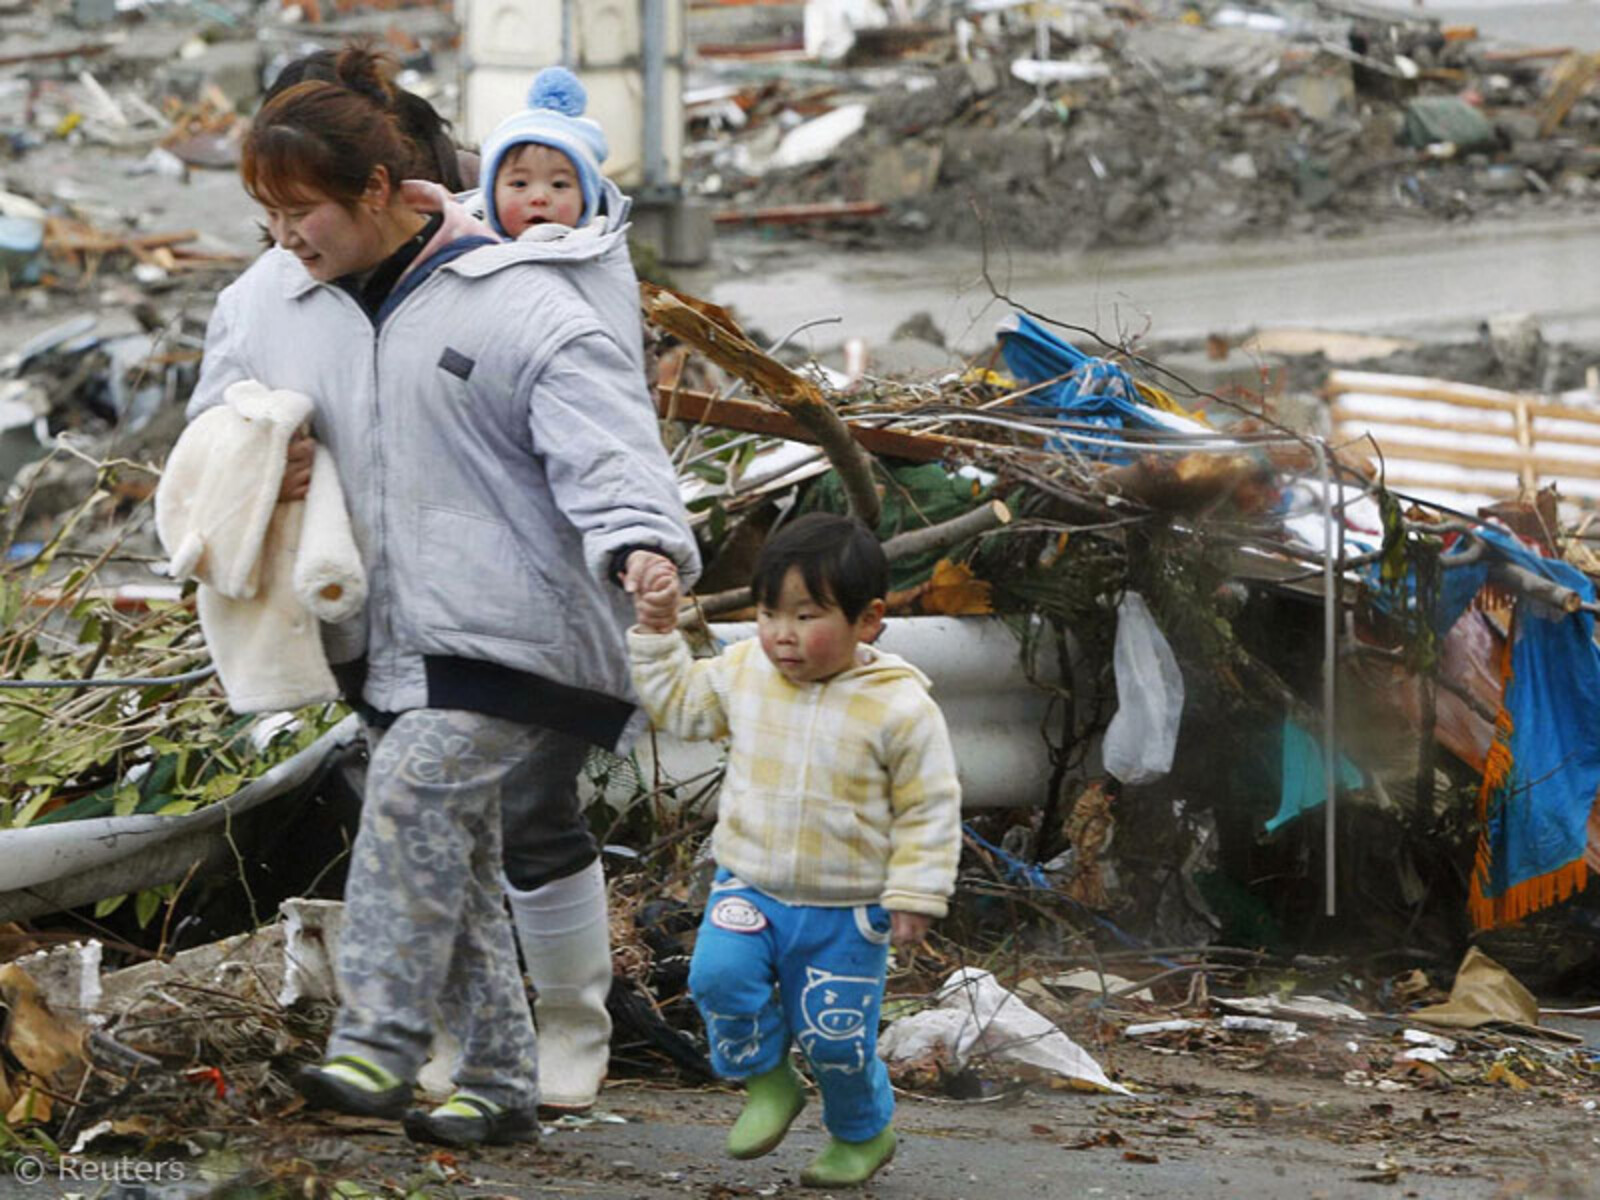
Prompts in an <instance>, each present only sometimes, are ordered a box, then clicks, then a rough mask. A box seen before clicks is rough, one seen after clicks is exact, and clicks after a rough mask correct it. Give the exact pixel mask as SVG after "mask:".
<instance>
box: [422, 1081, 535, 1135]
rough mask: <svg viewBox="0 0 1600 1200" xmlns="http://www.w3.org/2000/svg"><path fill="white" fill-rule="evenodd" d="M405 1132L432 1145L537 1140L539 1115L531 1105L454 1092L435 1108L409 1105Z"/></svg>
mask: <svg viewBox="0 0 1600 1200" xmlns="http://www.w3.org/2000/svg"><path fill="white" fill-rule="evenodd" d="M405 1129H406V1136H407V1137H408V1138H410V1139H411V1140H412V1141H413V1142H431V1143H433V1144H434V1145H436V1146H477V1145H489V1146H506V1145H510V1144H511V1143H512V1142H536V1141H538V1140H539V1118H538V1117H537V1116H536V1115H535V1113H534V1111H533V1110H532V1109H518V1108H502V1107H500V1105H498V1104H494V1103H491V1102H490V1101H488V1100H485V1099H484V1098H483V1097H482V1096H474V1095H473V1094H472V1093H471V1092H457V1093H456V1094H455V1095H453V1096H451V1097H450V1099H448V1100H446V1101H445V1102H444V1103H443V1104H441V1105H439V1106H438V1107H436V1108H432V1109H426V1108H413V1109H412V1110H411V1111H410V1112H408V1113H406V1116H405Z"/></svg>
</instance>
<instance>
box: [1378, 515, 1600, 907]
mask: <svg viewBox="0 0 1600 1200" xmlns="http://www.w3.org/2000/svg"><path fill="white" fill-rule="evenodd" d="M1474 536H1475V537H1477V538H1479V539H1480V540H1481V541H1482V542H1483V545H1484V552H1483V555H1482V556H1481V557H1480V558H1479V559H1478V561H1477V562H1475V563H1469V564H1468V565H1466V566H1461V567H1451V566H1449V562H1450V556H1449V555H1448V554H1447V555H1445V556H1444V558H1443V562H1444V564H1445V569H1444V571H1443V572H1442V575H1443V580H1442V582H1441V584H1440V588H1439V597H1438V602H1437V603H1436V604H1435V606H1434V610H1433V613H1432V614H1431V619H1432V624H1433V627H1434V629H1435V630H1436V631H1437V632H1438V633H1439V635H1440V636H1443V635H1444V634H1445V633H1446V632H1448V630H1449V629H1450V627H1451V626H1452V625H1454V624H1455V623H1456V619H1457V618H1458V617H1460V615H1461V614H1462V612H1463V611H1464V610H1465V609H1466V607H1467V605H1468V604H1470V603H1471V602H1472V598H1473V597H1474V596H1476V595H1477V594H1478V590H1479V589H1480V588H1481V587H1482V586H1483V584H1484V583H1485V581H1486V580H1487V579H1488V577H1489V567H1490V565H1491V564H1492V563H1493V562H1495V561H1496V560H1499V561H1502V562H1508V563H1513V564H1515V565H1516V566H1519V567H1523V568H1525V569H1526V570H1529V571H1532V572H1533V573H1534V574H1536V575H1539V576H1541V577H1543V578H1545V579H1548V580H1550V581H1552V582H1553V583H1558V584H1560V585H1561V586H1562V587H1567V588H1571V589H1572V590H1574V591H1575V592H1577V593H1578V594H1579V595H1580V596H1581V597H1583V599H1584V600H1585V601H1586V602H1592V601H1593V600H1594V597H1595V591H1594V585H1593V584H1591V583H1590V582H1589V578H1588V576H1586V575H1585V574H1584V573H1583V572H1582V571H1580V570H1578V569H1577V568H1576V567H1574V566H1572V565H1570V564H1568V563H1564V562H1561V561H1559V560H1557V559H1550V558H1542V557H1540V556H1539V555H1537V554H1535V553H1533V552H1532V551H1531V550H1529V549H1527V548H1526V547H1525V546H1523V545H1522V543H1521V542H1519V541H1517V539H1516V538H1514V537H1512V536H1511V535H1510V534H1509V533H1506V532H1504V531H1502V530H1499V529H1493V528H1489V527H1483V528H1479V529H1477V530H1475V531H1474ZM1368 581H1369V583H1372V584H1373V586H1374V598H1375V600H1377V601H1378V603H1379V604H1380V605H1383V604H1384V603H1385V593H1384V590H1383V589H1382V587H1381V585H1379V584H1378V582H1377V579H1376V566H1374V568H1372V573H1371V574H1369V576H1368ZM1403 594H1404V595H1405V596H1406V598H1407V603H1408V604H1411V605H1414V604H1415V594H1416V590H1415V582H1414V579H1413V578H1412V577H1410V576H1408V577H1407V579H1406V581H1405V585H1404V592H1403ZM1593 635H1594V617H1593V616H1592V615H1591V614H1589V613H1587V612H1581V611H1580V612H1577V613H1572V614H1570V615H1569V614H1566V613H1555V612H1552V611H1550V610H1549V608H1548V607H1547V606H1545V605H1540V604H1536V603H1529V602H1528V601H1526V600H1523V601H1519V602H1518V604H1517V615H1516V621H1515V643H1514V644H1513V646H1512V650H1511V671H1512V675H1511V680H1510V682H1509V684H1508V685H1507V687H1506V694H1505V696H1504V698H1503V699H1502V701H1501V703H1502V705H1503V706H1504V708H1505V710H1506V712H1507V714H1508V715H1509V716H1510V718H1511V723H1512V730H1511V737H1510V741H1509V747H1510V750H1511V777H1510V780H1509V783H1508V784H1507V785H1506V786H1505V787H1502V788H1501V789H1500V790H1499V792H1498V793H1497V795H1496V796H1495V797H1493V798H1492V799H1491V803H1490V806H1489V813H1488V829H1487V833H1486V836H1487V839H1488V845H1489V855H1490V858H1489V874H1488V878H1487V879H1486V880H1484V881H1483V893H1484V895H1485V896H1488V897H1491V898H1492V897H1494V896H1498V895H1501V894H1503V893H1504V892H1505V891H1506V890H1507V889H1508V888H1511V887H1514V886H1515V885H1517V884H1519V883H1524V882H1526V881H1527V880H1530V879H1537V878H1539V877H1540V876H1542V875H1548V874H1550V873H1551V872H1553V871H1556V870H1559V869H1560V868H1562V867H1564V866H1567V865H1568V864H1570V863H1573V862H1575V861H1577V859H1578V858H1580V857H1581V856H1582V854H1583V852H1584V848H1585V846H1586V845H1587V843H1588V837H1589V833H1588V822H1589V809H1590V807H1591V806H1592V805H1593V803H1594V798H1595V791H1596V789H1597V788H1600V719H1597V718H1596V715H1595V709H1594V698H1595V697H1596V696H1600V648H1597V647H1596V646H1595V644H1594V639H1593Z"/></svg>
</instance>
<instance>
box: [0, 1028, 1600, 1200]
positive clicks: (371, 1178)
mask: <svg viewBox="0 0 1600 1200" xmlns="http://www.w3.org/2000/svg"><path fill="white" fill-rule="evenodd" d="M1102 1057H1103V1058H1106V1059H1107V1061H1109V1062H1111V1063H1112V1064H1113V1065H1114V1067H1115V1068H1116V1069H1117V1070H1118V1071H1119V1072H1120V1073H1121V1075H1122V1077H1123V1078H1124V1079H1125V1080H1127V1081H1128V1082H1129V1083H1130V1084H1131V1085H1133V1086H1134V1087H1136V1088H1137V1089H1138V1094H1137V1095H1136V1096H1134V1097H1131V1098H1120V1097H1110V1096H1099V1095H1086V1094H1083V1093H1080V1092H1074V1091H1070V1090H1053V1089H1051V1088H1049V1087H1046V1086H1044V1085H1039V1084H1035V1085H1033V1086H1031V1087H1028V1088H1026V1089H1022V1090H1018V1091H1015V1092H1012V1093H1009V1094H1002V1095H1000V1096H998V1097H995V1098H992V1099H988V1100H984V1101H974V1102H961V1101H955V1100H947V1099H930V1098H926V1097H918V1096H908V1097H903V1098H902V1100H901V1103H900V1108H899V1112H898V1115H897V1119H896V1126H897V1128H898V1129H899V1130H900V1131H901V1133H902V1143H901V1147H900V1151H899V1153H898V1154H897V1156H896V1159H895V1161H894V1162H893V1163H892V1164H891V1165H890V1166H889V1167H888V1168H887V1169H885V1170H884V1171H883V1172H881V1173H880V1175H879V1176H878V1177H877V1178H876V1179H875V1180H874V1181H873V1182H872V1184H871V1186H870V1187H869V1188H867V1189H865V1190H863V1191H861V1192H858V1193H855V1194H858V1195H861V1196H863V1197H881V1198H883V1200H890V1198H902V1200H1042V1198H1053V1197H1074V1198H1076V1197H1098V1198H1104V1200H1132V1198H1134V1197H1167V1196H1182V1197H1187V1198H1189V1200H1235V1198H1238V1197H1285V1198H1294V1200H1346V1198H1363V1200H1364V1198H1369V1197H1380V1196H1406V1197H1423V1198H1427V1200H1434V1198H1438V1200H1455V1198H1474V1200H1478V1198H1481V1200H1509V1198H1511V1197H1529V1198H1534V1197H1551V1198H1555V1197H1588V1196H1600V1181H1597V1178H1596V1168H1597V1167H1600V1114H1597V1113H1596V1112H1595V1111H1592V1110H1589V1109H1585V1108H1584V1107H1583V1103H1584V1102H1583V1100H1582V1098H1581V1097H1580V1096H1579V1095H1577V1094H1576V1093H1574V1094H1572V1095H1563V1094H1561V1093H1558V1092H1551V1091H1548V1090H1544V1091H1529V1092H1518V1091H1511V1090H1508V1089H1500V1088H1493V1087H1484V1086H1473V1087H1458V1088H1450V1087H1448V1086H1447V1085H1446V1086H1444V1087H1432V1088H1417V1089H1414V1090H1402V1091H1391V1092H1385V1091H1378V1090H1375V1089H1373V1088H1371V1087H1353V1086H1350V1085H1348V1084H1346V1083H1344V1082H1343V1081H1342V1080H1341V1079H1340V1078H1339V1077H1338V1074H1337V1073H1335V1074H1333V1075H1331V1076H1328V1077H1316V1076H1310V1075H1294V1076H1284V1075H1278V1074H1272V1073H1269V1072H1268V1071H1265V1070H1254V1071H1240V1070H1228V1069H1225V1068H1223V1067H1220V1066H1219V1065H1218V1064H1217V1063H1216V1062H1215V1061H1214V1060H1213V1059H1212V1058H1210V1057H1208V1056H1206V1055H1204V1054H1194V1055H1189V1054H1182V1055H1175V1056H1163V1055H1160V1054H1157V1053H1155V1052H1154V1051H1151V1050H1147V1049H1144V1048H1141V1047H1138V1046H1135V1045H1133V1044H1131V1043H1123V1044H1121V1045H1119V1046H1117V1047H1116V1048H1115V1049H1114V1050H1112V1051H1109V1052H1107V1053H1104V1054H1102ZM1324 1065H1331V1064H1324ZM738 1104H739V1097H738V1095H737V1094H736V1093H734V1092H732V1091H730V1090H727V1089H721V1088H708V1089H673V1088H665V1087H642V1086H639V1085H638V1084H633V1083H630V1084H624V1085H620V1086H614V1087H610V1088H608V1089H607V1090H606V1092H605V1093H604V1099H603V1106H604V1109H605V1111H606V1112H607V1113H608V1114H610V1117H609V1119H608V1120H607V1121H601V1122H594V1123H590V1124H587V1125H584V1126H582V1127H574V1128H551V1129H549V1130H547V1131H546V1135H545V1137H544V1139H543V1141H542V1142H541V1143H540V1144H539V1145H538V1146H535V1147H515V1148H496V1149H491V1150H487V1151H482V1152H480V1153H477V1154H473V1155H461V1156H452V1155H449V1154H437V1153H434V1154H430V1153H429V1151H427V1150H426V1149H424V1148H418V1147H414V1146H412V1145H411V1144H410V1143H408V1142H406V1141H405V1139H404V1138H403V1137H402V1136H400V1135H399V1134H398V1133H397V1132H396V1131H395V1130H394V1128H393V1126H386V1125H383V1124H380V1123H372V1122H361V1121H356V1120H350V1119H345V1120H340V1121H338V1122H337V1123H329V1122H322V1121H310V1120H307V1121H304V1122H303V1123H301V1124H299V1125H284V1126H281V1127H277V1128H276V1129H275V1130H274V1133H273V1136H274V1138H275V1139H277V1140H276V1141H275V1148H274V1149H273V1150H271V1151H269V1152H266V1153H258V1154H257V1155H256V1156H255V1157H257V1158H259V1160H260V1161H262V1162H264V1163H266V1164H267V1165H268V1169H269V1170H270V1172H272V1174H273V1177H274V1178H276V1179H277V1180H279V1181H280V1183H281V1184H283V1185H284V1186H285V1187H289V1186H295V1187H296V1192H297V1194H298V1192H299V1190H300V1185H303V1182H304V1181H305V1180H306V1179H315V1180H318V1181H320V1182H321V1183H323V1184H324V1185H326V1184H330V1183H332V1182H333V1181H335V1180H336V1179H339V1178H346V1179H352V1180H360V1181H361V1182H362V1184H363V1185H364V1186H366V1187H367V1188H369V1189H372V1190H371V1191H369V1192H368V1193H367V1194H369V1195H372V1194H376V1195H393V1196H398V1195H402V1194H404V1190H405V1189H406V1188H412V1187H416V1186H417V1185H418V1184H420V1183H423V1182H425V1181H428V1180H429V1179H432V1180H433V1182H434V1185H435V1186H436V1187H437V1189H438V1190H437V1191H435V1192H434V1193H432V1194H434V1195H439V1196H452V1197H461V1198H467V1197H484V1198H487V1197H518V1198H532V1197H585V1198H592V1200H683V1198H685V1197H696V1198H702V1197H717V1198H731V1197H743V1196H760V1197H771V1196H777V1197H784V1196H788V1197H798V1196H806V1195H811V1196H815V1195H819V1194H826V1193H818V1192H816V1191H811V1190H808V1189H803V1188H801V1187H800V1186H799V1185H798V1178H799V1173H800V1171H801V1169H802V1168H803V1167H804V1165H805V1164H806V1163H807V1162H808V1161H809V1160H810V1158H811V1156H812V1155H813V1154H815V1153H816V1152H817V1151H818V1150H819V1149H820V1148H821V1146H822V1144H823V1140H824V1135H823V1133H822V1131H821V1129H820V1126H819V1125H818V1122H817V1116H816V1106H815V1104H814V1103H813V1104H812V1105H810V1106H808V1108H807V1109H806V1111H805V1112H804V1113H802V1115H801V1117H800V1118H799V1120H798V1121H797V1122H796V1125H795V1127H794V1129H793V1130H792V1132H791V1135H790V1138H789V1140H788V1141H787V1142H786V1143H785V1144H784V1145H783V1146H782V1147H780V1148H779V1149H778V1151H777V1152H776V1153H774V1154H772V1155H770V1156H769V1157H767V1158H763V1159H759V1160H755V1161H752V1162H736V1161H733V1160H730V1159H728V1158H726V1157H724V1156H723V1155H722V1153H721V1146H722V1141H723V1138H724V1136H725V1135H726V1131H727V1127H728V1125H729V1124H730V1123H731V1121H732V1119H733V1117H734V1115H735V1114H736V1112H737V1111H738ZM613 1122H615V1123H613ZM240 1132H241V1133H243V1132H244V1131H240ZM236 1144H237V1143H236ZM213 1161H215V1160H213ZM310 1163H316V1164H318V1165H317V1167H316V1168H315V1169H313V1168H311V1167H309V1166H308V1165H307V1164H310ZM187 1169H188V1170H189V1171H190V1172H191V1173H190V1174H189V1177H188V1181H187V1183H186V1184H185V1185H182V1186H168V1187H165V1188H156V1189H147V1190H146V1191H145V1192H144V1193H141V1194H140V1195H141V1200H177V1198H178V1197H180V1196H182V1197H194V1196H198V1195H201V1194H203V1193H204V1189H203V1187H202V1186H201V1185H200V1183H199V1180H198V1172H197V1171H196V1170H195V1168H194V1167H193V1165H192V1164H190V1165H189V1166H188V1168H187ZM169 1178H170V1176H169ZM60 1184H61V1181H60V1180H58V1179H56V1178H53V1177H50V1178H46V1179H44V1180H41V1181H40V1182H38V1183H36V1184H27V1185H24V1184H20V1183H17V1182H15V1181H14V1180H3V1181H0V1200H32V1198H35V1197H40V1196H46V1195H48V1196H56V1195H65V1194H67V1193H68V1192H72V1191H80V1190H81V1189H79V1188H77V1187H72V1186H58V1185H60ZM391 1189H392V1190H391ZM90 1194H95V1193H93V1191H92V1190H91V1191H90ZM100 1194H109V1195H116V1196H120V1197H121V1198H122V1200H132V1197H133V1195H134V1193H133V1192H127V1191H125V1192H121V1193H117V1192H111V1193H105V1192H102V1193H100ZM303 1194H307V1195H310V1194H313V1193H312V1192H309V1191H308V1192H304V1193H303Z"/></svg>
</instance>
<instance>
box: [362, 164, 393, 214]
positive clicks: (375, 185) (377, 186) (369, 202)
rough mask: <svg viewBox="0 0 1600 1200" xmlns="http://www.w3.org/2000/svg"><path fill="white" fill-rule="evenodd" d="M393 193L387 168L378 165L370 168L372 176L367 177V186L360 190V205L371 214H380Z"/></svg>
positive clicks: (387, 204)
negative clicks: (370, 211)
mask: <svg viewBox="0 0 1600 1200" xmlns="http://www.w3.org/2000/svg"><path fill="white" fill-rule="evenodd" d="M393 191H394V187H393V181H392V180H391V179H390V178H389V168H388V167H386V166H384V165H383V164H382V163H379V164H378V165H377V166H375V167H373V168H372V174H371V175H368V176H367V186H366V187H365V188H363V189H362V190H361V203H362V204H363V205H365V206H366V207H367V208H370V209H372V211H373V212H381V211H382V210H383V209H386V208H388V207H389V200H390V199H391V197H392V194H393Z"/></svg>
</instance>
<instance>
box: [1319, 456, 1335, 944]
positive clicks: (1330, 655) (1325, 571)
mask: <svg viewBox="0 0 1600 1200" xmlns="http://www.w3.org/2000/svg"><path fill="white" fill-rule="evenodd" d="M1315 445H1316V448H1317V475H1318V476H1319V477H1320V478H1321V480H1322V522H1323V524H1322V664H1323V665H1322V792H1323V807H1324V811H1325V814H1326V816H1327V823H1326V824H1325V825H1324V826H1323V852H1322V857H1323V860H1324V865H1325V875H1324V878H1323V885H1322V887H1323V911H1324V912H1325V913H1326V914H1327V915H1328V916H1330V917H1331V916H1334V915H1336V911H1337V905H1336V903H1335V896H1334V879H1335V875H1336V872H1335V870H1334V867H1335V858H1334V855H1335V838H1334V827H1335V820H1334V817H1335V812H1334V796H1335V793H1336V792H1337V791H1338V782H1337V775H1336V771H1335V762H1336V760H1335V757H1334V756H1335V754H1336V753H1337V751H1336V749H1335V746H1334V709H1333V706H1334V700H1335V687H1334V685H1335V683H1336V680H1337V668H1338V661H1339V660H1338V655H1339V644H1338V634H1339V592H1338V579H1337V576H1336V575H1335V573H1334V558H1335V554H1334V527H1333V521H1334V516H1333V485H1332V480H1331V478H1330V475H1331V473H1330V471H1329V469H1328V444H1327V443H1326V442H1325V441H1323V439H1321V438H1318V439H1316V442H1315Z"/></svg>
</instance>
